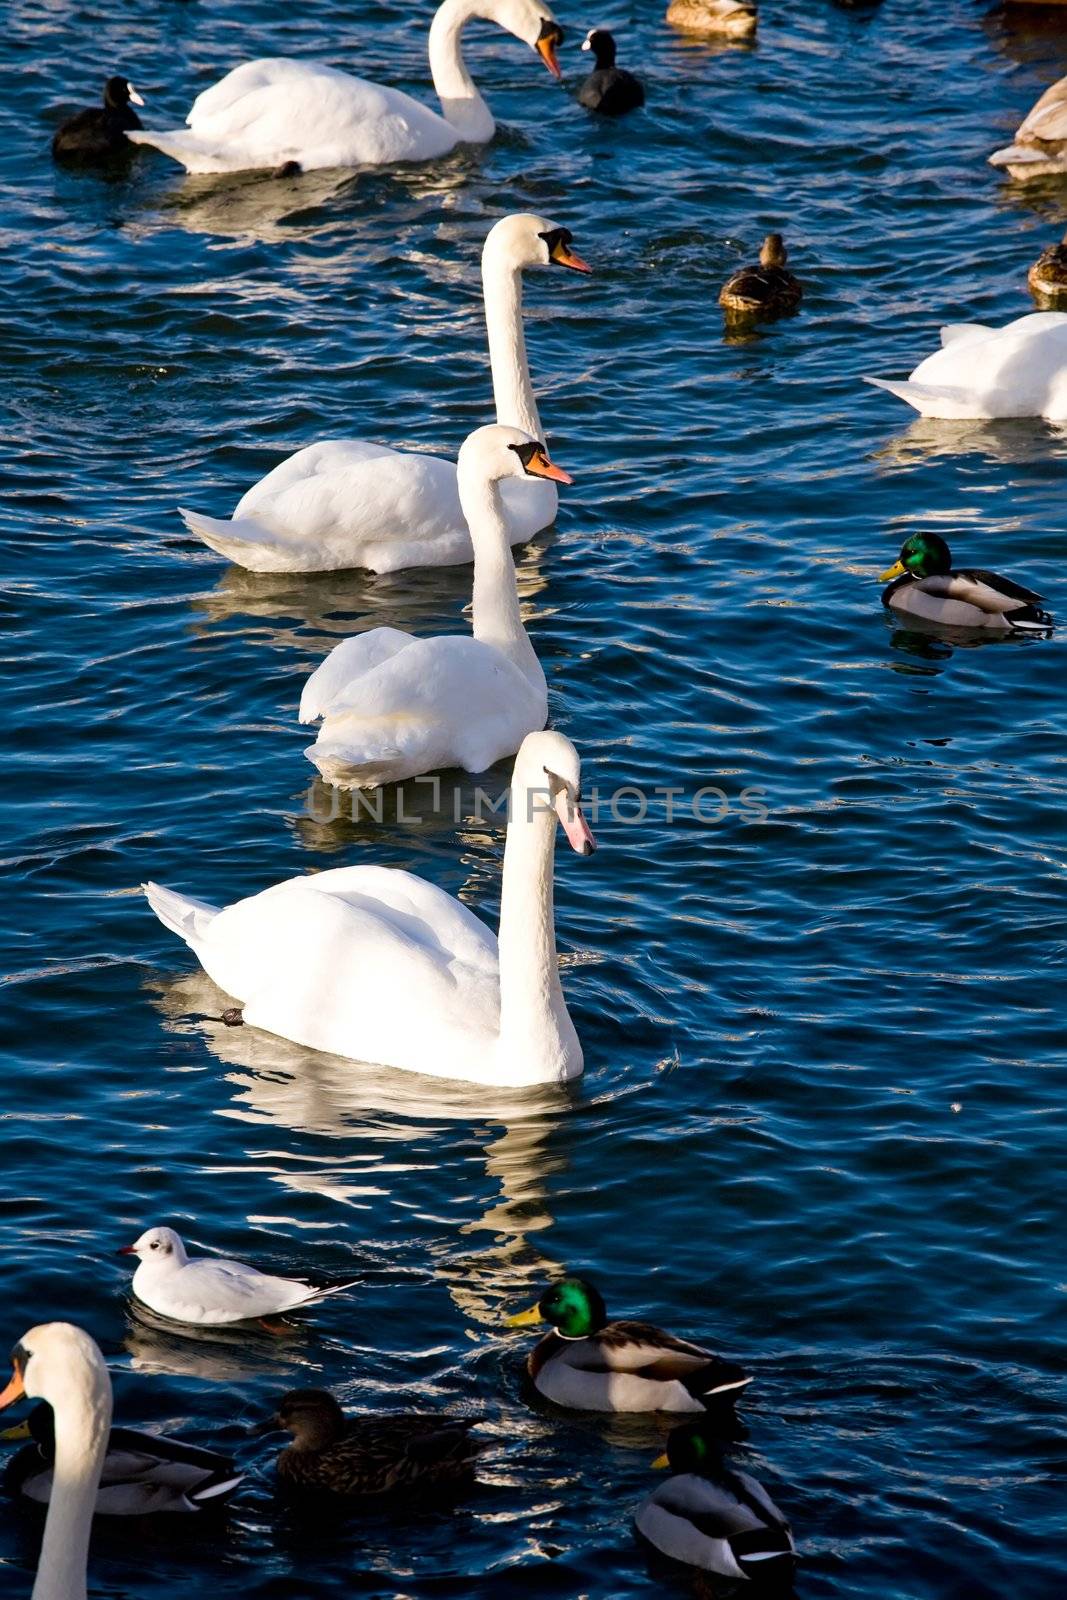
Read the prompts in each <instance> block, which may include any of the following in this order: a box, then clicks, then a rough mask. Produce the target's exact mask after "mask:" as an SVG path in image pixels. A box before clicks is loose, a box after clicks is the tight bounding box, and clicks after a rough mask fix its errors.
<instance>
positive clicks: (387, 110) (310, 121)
mask: <svg viewBox="0 0 1067 1600" xmlns="http://www.w3.org/2000/svg"><path fill="white" fill-rule="evenodd" d="M472 17H484V18H485V19H486V20H487V21H489V22H496V23H498V24H499V26H500V27H502V28H504V29H506V30H507V32H508V33H511V34H514V35H515V37H516V39H521V40H522V41H523V43H524V44H528V45H530V46H531V48H532V49H534V50H536V51H537V53H538V55H540V57H541V59H542V60H543V61H544V63H545V65H546V66H547V67H548V69H549V71H550V72H551V73H552V74H553V75H554V76H555V77H557V78H558V77H560V76H561V73H560V69H559V63H558V61H557V59H556V46H557V45H559V44H561V43H562V41H563V30H562V28H561V27H560V25H559V23H558V22H557V21H556V19H555V17H554V16H553V15H552V12H551V10H550V9H549V7H548V6H547V5H545V4H544V3H543V0H444V4H443V5H442V6H441V7H440V9H439V10H438V12H437V15H436V16H435V17H434V19H433V23H432V25H431V27H430V73H431V76H432V77H433V86H434V88H435V89H436V91H437V97H438V99H439V100H440V102H441V110H440V113H438V112H436V111H431V110H430V109H429V108H428V107H427V106H424V105H420V103H419V102H418V101H417V100H413V99H412V98H411V96H410V95H407V94H403V93H401V91H400V90H399V89H385V88H382V87H381V85H380V84H377V83H369V82H368V81H367V80H366V79H365V78H355V77H353V76H352V75H351V74H350V73H347V72H338V71H337V69H336V68H335V67H325V66H321V65H319V64H318V63H316V62H304V61H292V60H289V59H288V58H286V57H278V58H270V59H267V60H264V61H246V62H245V63H244V64H243V65H242V66H240V67H235V68H234V70H233V71H232V72H228V73H227V74H226V76H225V78H223V79H221V80H220V82H218V83H215V84H212V86H211V88H210V89H205V90H204V92H203V93H202V94H199V95H197V97H196V99H195V100H194V101H193V108H192V110H191V111H190V113H189V115H188V116H187V117H186V119H185V120H186V124H187V127H188V130H189V131H188V132H186V131H185V129H182V128H175V129H172V130H169V131H167V132H165V133H159V132H155V131H154V130H152V129H149V128H142V129H141V130H140V131H139V132H138V133H137V134H136V136H134V135H133V134H130V135H129V136H128V137H130V138H131V139H133V141H134V143H136V144H150V145H154V146H155V148H156V149H157V150H162V151H163V152H164V154H166V155H168V156H173V157H174V159H175V161H180V162H181V164H182V166H183V167H185V169H186V170H187V171H188V172H246V171H249V170H251V169H254V168H262V167H280V166H285V165H287V164H288V163H290V162H295V163H297V164H298V165H299V167H300V168H301V169H302V170H303V171H305V172H310V171H312V170H313V169H314V168H316V167H363V166H382V165H384V164H385V163H387V162H393V161H434V160H436V159H437V157H438V156H443V155H445V154H447V152H448V151H449V150H452V149H453V148H454V147H455V146H456V145H457V144H463V143H470V144H486V143H488V141H489V140H490V139H491V138H492V137H493V134H494V132H495V131H496V124H495V123H494V121H493V114H492V112H491V111H490V110H489V107H488V106H487V105H486V103H485V101H484V100H483V99H482V96H481V95H480V94H479V93H478V90H477V89H476V88H475V86H474V83H473V81H472V79H471V76H470V74H469V72H468V71H467V67H466V64H465V62H464V60H463V50H462V47H461V35H462V32H463V28H464V25H465V24H466V23H467V22H469V21H470V20H471V18H472Z"/></svg>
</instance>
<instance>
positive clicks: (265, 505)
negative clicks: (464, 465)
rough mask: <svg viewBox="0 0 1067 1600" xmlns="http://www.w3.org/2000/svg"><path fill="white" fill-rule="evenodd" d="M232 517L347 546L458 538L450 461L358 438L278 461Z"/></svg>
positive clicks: (327, 442) (459, 515)
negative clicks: (338, 542) (253, 520)
mask: <svg viewBox="0 0 1067 1600" xmlns="http://www.w3.org/2000/svg"><path fill="white" fill-rule="evenodd" d="M233 515H234V520H235V521H237V520H239V519H240V518H241V517H244V516H255V517H256V518H257V519H258V520H259V521H261V522H263V523H265V524H266V525H267V526H268V527H272V528H275V529H277V530H278V532H279V533H281V534H284V535H287V536H289V537H293V536H298V537H300V538H306V539H319V540H325V541H333V540H341V541H348V542H349V543H350V544H351V547H352V551H353V554H354V555H355V554H358V552H359V549H360V547H362V546H365V545H368V544H369V545H373V544H376V543H378V542H381V541H389V540H396V541H408V542H410V541H416V542H419V541H432V540H435V539H440V538H444V537H449V536H451V537H455V536H456V534H457V533H459V534H461V535H463V537H464V538H465V539H466V541H467V542H468V543H469V538H470V536H469V534H467V525H466V522H465V521H464V518H463V512H462V509H461V507H460V503H459V488H458V484H457V481H456V464H455V462H454V461H447V460H445V459H443V458H442V457H441V456H434V455H430V454H428V453H425V452H423V451H414V450H413V451H404V450H390V449H388V448H387V447H386V446H384V445H378V444H372V443H368V442H367V441H366V440H363V439H324V440H321V441H320V442H319V443H317V444H313V445H308V446H307V448H306V449H304V450H298V451H297V452H296V454H295V455H292V456H289V457H288V458H287V459H286V460H285V461H281V462H279V463H278V465H277V466H276V467H275V468H274V469H273V471H271V472H268V473H267V475H266V477H264V478H261V479H260V481H259V482H258V483H256V484H253V486H252V488H251V489H249V490H248V492H247V494H245V495H244V496H243V497H242V499H241V500H240V502H239V503H238V505H237V507H236V508H235V510H234V513H233Z"/></svg>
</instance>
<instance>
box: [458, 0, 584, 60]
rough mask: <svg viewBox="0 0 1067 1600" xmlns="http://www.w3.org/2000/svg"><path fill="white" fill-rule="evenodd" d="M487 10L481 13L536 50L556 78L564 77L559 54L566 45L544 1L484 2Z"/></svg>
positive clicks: (504, 0) (558, 26) (480, 13)
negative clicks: (563, 44)
mask: <svg viewBox="0 0 1067 1600" xmlns="http://www.w3.org/2000/svg"><path fill="white" fill-rule="evenodd" d="M484 3H485V10H484V11H479V13H478V15H479V16H484V17H487V18H488V19H489V21H491V22H495V23H498V24H499V26H500V27H501V28H506V29H507V31H508V32H509V33H513V34H514V35H515V37H516V39H521V40H522V42H523V44H528V45H529V46H530V48H531V49H532V50H536V51H537V54H538V55H539V56H540V57H541V60H542V61H543V62H544V64H545V66H546V67H547V68H548V70H549V72H551V74H552V76H553V77H554V78H562V76H563V73H562V72H561V71H560V65H559V57H558V56H557V54H556V51H557V50H558V49H559V47H560V45H561V44H562V43H563V29H562V28H561V27H560V25H559V23H558V22H557V21H556V19H555V17H554V16H553V15H552V11H551V8H550V7H549V6H547V5H543V4H542V3H541V0H484Z"/></svg>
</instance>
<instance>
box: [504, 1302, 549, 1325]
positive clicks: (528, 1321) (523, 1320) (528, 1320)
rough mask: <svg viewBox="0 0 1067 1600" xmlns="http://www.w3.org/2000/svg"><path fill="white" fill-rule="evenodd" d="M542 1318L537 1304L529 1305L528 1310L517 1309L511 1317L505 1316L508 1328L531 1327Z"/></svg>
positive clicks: (542, 1319)
mask: <svg viewBox="0 0 1067 1600" xmlns="http://www.w3.org/2000/svg"><path fill="white" fill-rule="evenodd" d="M544 1320H545V1319H544V1317H543V1316H542V1315H541V1313H540V1311H539V1309H538V1308H537V1306H531V1307H530V1309H529V1311H518V1312H516V1313H515V1315H514V1316H513V1317H507V1318H505V1321H506V1324H507V1326H508V1327H509V1328H532V1327H533V1326H534V1324H535V1323H538V1322H544Z"/></svg>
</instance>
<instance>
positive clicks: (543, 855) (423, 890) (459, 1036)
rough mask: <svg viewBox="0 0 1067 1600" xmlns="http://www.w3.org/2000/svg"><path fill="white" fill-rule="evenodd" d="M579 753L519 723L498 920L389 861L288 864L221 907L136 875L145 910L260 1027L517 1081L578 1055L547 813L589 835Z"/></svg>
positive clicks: (548, 1073)
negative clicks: (280, 876) (268, 884)
mask: <svg viewBox="0 0 1067 1600" xmlns="http://www.w3.org/2000/svg"><path fill="white" fill-rule="evenodd" d="M580 791H581V764H580V762H579V759H578V752H577V751H576V750H575V748H574V746H573V745H572V744H571V742H570V740H569V739H566V738H564V736H563V735H562V734H560V733H531V734H530V735H529V736H528V737H527V738H526V739H524V740H523V743H522V748H521V749H520V751H519V753H518V756H517V757H516V759H515V769H514V772H513V774H512V780H511V790H510V794H509V813H508V830H507V843H506V846H505V849H504V877H503V885H502V893H501V904H500V933H499V938H497V937H494V935H493V934H492V933H491V932H490V930H489V929H488V928H487V927H486V925H485V923H484V922H481V921H479V919H478V918H477V917H476V916H475V915H474V914H473V912H471V911H468V909H467V907H466V906H465V905H462V904H461V903H460V901H458V900H455V899H453V897H452V896H451V895H449V894H445V893H444V891H443V890H441V889H438V888H436V887H435V886H434V885H433V884H430V883H426V882H425V881H424V880H423V879H422V878H417V877H415V876H414V875H413V874H412V873H410V872H400V871H395V870H391V869H389V868H386V867H371V866H364V867H337V868H334V869H332V870H329V871H326V872H319V873H316V874H314V875H313V876H311V877H303V878H289V879H288V880H287V881H286V882H284V883H279V884H275V885H274V887H273V888H271V889H266V890H264V892H263V893H262V894H257V895H252V896H251V897H250V898H249V899H247V900H238V901H237V902H236V904H235V905H232V906H227V907H226V909H225V910H220V909H219V908H218V907H216V906H211V905H205V904H204V902H203V901H200V900H191V899H189V898H188V897H187V896H185V895H181V894H175V893H174V891H173V890H170V889H163V888H161V887H160V886H159V885H158V884H154V883H147V884H145V885H144V892H145V894H146V895H147V896H148V902H149V904H150V905H151V907H152V909H153V911H154V912H155V913H156V916H157V917H158V918H159V919H160V921H161V922H162V923H164V924H165V926H166V927H168V928H170V929H171V930H172V931H173V932H174V933H176V934H178V935H179V937H180V938H182V939H184V940H185V942H186V944H188V945H189V946H190V948H191V949H192V950H193V951H194V952H195V954H196V956H197V958H198V959H199V961H200V963H201V965H202V966H203V967H204V970H205V971H206V972H207V973H208V975H209V977H211V978H213V979H214V981H215V982H216V983H217V984H218V985H219V987H220V988H221V989H225V990H226V992H227V994H231V995H233V996H234V997H235V998H236V999H238V1000H240V1001H241V1003H242V1006H243V1009H244V1020H245V1022H246V1023H249V1024H251V1025H252V1026H253V1027H256V1028H264V1029H265V1030H266V1031H267V1032H268V1033H277V1034H281V1036H282V1037H283V1038H285V1039H293V1040H295V1041H296V1042H297V1043H298V1044H303V1045H308V1046H310V1047H311V1048H313V1049H316V1050H326V1051H330V1052H331V1053H332V1054H334V1055H339V1056H347V1057H349V1058H351V1059H353V1060H356V1061H366V1062H375V1063H378V1064H380V1065H382V1066H387V1067H404V1068H406V1069H408V1070H409V1071H412V1072H424V1073H428V1074H430V1075H431V1076H433V1077H438V1078H461V1079H464V1080H465V1081H467V1082H472V1083H482V1084H496V1085H499V1086H501V1087H524V1086H526V1085H529V1084H537V1083H556V1082H563V1081H564V1080H566V1079H568V1078H574V1077H577V1076H578V1074H579V1073H580V1072H581V1070H582V1048H581V1045H580V1044H579V1043H578V1036H577V1034H576V1033H575V1030H574V1024H573V1023H572V1022H571V1019H570V1015H569V1013H568V1011H567V1006H566V1002H565V1000H564V998H563V990H562V988H561V986H560V981H559V969H558V964H557V960H556V935H555V919H554V914H553V897H552V867H553V855H554V851H555V824H556V817H557V816H558V817H559V820H560V821H561V822H562V824H563V827H564V830H565V832H566V834H567V838H568V840H569V842H570V844H571V846H572V848H573V849H575V850H577V851H578V853H579V854H580V855H591V854H592V852H593V850H594V848H595V846H594V843H593V836H592V834H591V833H590V831H589V827H588V824H587V823H586V820H585V817H584V816H583V815H582V810H581V805H580Z"/></svg>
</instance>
